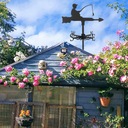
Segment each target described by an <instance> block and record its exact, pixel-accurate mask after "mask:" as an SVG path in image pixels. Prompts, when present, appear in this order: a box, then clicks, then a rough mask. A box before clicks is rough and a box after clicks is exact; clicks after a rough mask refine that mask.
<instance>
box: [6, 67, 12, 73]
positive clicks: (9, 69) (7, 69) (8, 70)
mask: <svg viewBox="0 0 128 128" xmlns="http://www.w3.org/2000/svg"><path fill="white" fill-rule="evenodd" d="M12 69H13V68H12V66H7V67H5V71H6V72H11V71H12Z"/></svg>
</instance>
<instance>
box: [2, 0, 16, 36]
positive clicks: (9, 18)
mask: <svg viewBox="0 0 128 128" xmlns="http://www.w3.org/2000/svg"><path fill="white" fill-rule="evenodd" d="M6 4H7V2H6V1H3V2H0V30H1V33H3V34H5V33H6V32H11V31H14V29H15V28H14V27H15V21H14V19H15V17H16V16H15V14H14V13H12V12H11V10H10V9H8V8H7V7H6Z"/></svg>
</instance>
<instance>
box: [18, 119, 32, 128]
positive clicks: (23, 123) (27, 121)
mask: <svg viewBox="0 0 128 128" xmlns="http://www.w3.org/2000/svg"><path fill="white" fill-rule="evenodd" d="M16 121H17V123H18V124H19V125H20V126H22V127H29V126H31V123H32V122H33V117H16Z"/></svg>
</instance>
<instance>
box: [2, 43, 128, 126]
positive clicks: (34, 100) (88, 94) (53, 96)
mask: <svg viewBox="0 0 128 128" xmlns="http://www.w3.org/2000/svg"><path fill="white" fill-rule="evenodd" d="M62 47H66V48H67V54H68V53H70V52H71V51H80V53H81V55H82V56H84V57H87V56H90V55H92V54H91V53H88V52H86V51H84V50H81V49H80V48H78V47H75V46H73V45H72V44H69V43H67V42H64V43H60V44H57V45H55V46H52V47H50V48H48V49H46V50H45V51H43V52H41V53H38V54H36V55H34V56H31V57H28V58H26V59H25V60H22V61H19V62H17V63H13V64H11V66H13V67H14V68H16V69H17V70H18V71H19V72H21V71H22V69H24V68H27V69H28V70H29V71H32V72H34V73H35V74H36V73H38V71H39V69H38V63H39V61H40V60H43V61H45V62H46V69H45V70H47V69H48V70H52V71H53V72H54V74H56V75H60V70H61V69H63V68H62V67H61V66H60V65H59V63H60V61H61V59H60V58H58V57H57V54H58V52H60V50H61V48H62ZM4 75H5V70H4V68H3V69H0V76H4ZM103 85H104V87H107V86H108V85H107V83H106V82H105V81H87V80H84V79H76V78H74V79H66V80H60V81H58V82H56V83H53V84H51V85H49V84H48V83H42V84H41V85H40V86H37V87H35V88H34V90H33V93H32V94H31V95H29V100H28V101H29V103H28V102H27V101H26V96H25V89H23V90H19V89H17V87H15V86H11V87H3V86H0V88H1V89H0V97H1V98H0V100H1V105H3V103H4V106H1V109H0V111H1V112H3V113H4V112H5V111H7V110H8V112H9V113H10V115H11V116H10V115H8V117H7V116H6V117H4V116H3V115H2V114H0V119H2V118H3V120H2V122H1V121H0V126H3V125H5V126H7V125H10V126H12V128H17V127H18V125H17V123H16V122H15V116H17V115H18V114H19V111H20V109H21V108H22V106H23V104H25V105H28V106H31V107H32V109H33V113H32V115H33V117H34V122H33V124H32V125H31V127H32V128H75V127H76V126H78V125H79V126H80V125H85V126H87V125H90V127H92V126H93V123H92V121H93V120H94V119H96V120H99V122H100V121H101V122H102V117H101V115H100V114H101V111H102V112H112V113H113V114H114V115H117V114H120V115H122V116H128V109H127V108H126V107H125V106H126V103H125V100H124V96H125V91H124V89H123V88H114V89H113V90H112V92H113V93H114V96H113V97H112V99H111V103H110V105H109V106H108V107H102V106H101V105H100V101H99V94H98V90H99V88H101V87H103ZM16 101H17V102H16ZM8 105H10V108H11V110H10V109H8V108H7V107H6V106H8ZM15 105H17V108H15ZM12 111H13V114H12ZM14 113H15V114H14ZM85 115H86V116H85ZM10 117H11V118H10ZM83 118H84V120H82V119H83ZM7 119H8V120H7ZM5 120H6V121H5ZM10 122H11V123H10ZM86 123H87V124H86ZM5 128H6V127H5Z"/></svg>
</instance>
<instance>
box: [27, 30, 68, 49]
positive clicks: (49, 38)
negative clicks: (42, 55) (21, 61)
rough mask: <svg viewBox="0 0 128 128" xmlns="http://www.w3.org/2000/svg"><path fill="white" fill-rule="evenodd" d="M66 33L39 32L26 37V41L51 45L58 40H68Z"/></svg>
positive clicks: (38, 44)
mask: <svg viewBox="0 0 128 128" xmlns="http://www.w3.org/2000/svg"><path fill="white" fill-rule="evenodd" d="M68 38H69V37H68V35H67V33H65V32H59V31H58V32H55V31H51V32H40V33H39V34H36V35H32V36H29V37H27V38H26V41H27V42H28V43H30V44H32V45H36V46H48V47H50V46H53V45H55V44H57V43H60V42H65V41H68Z"/></svg>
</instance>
